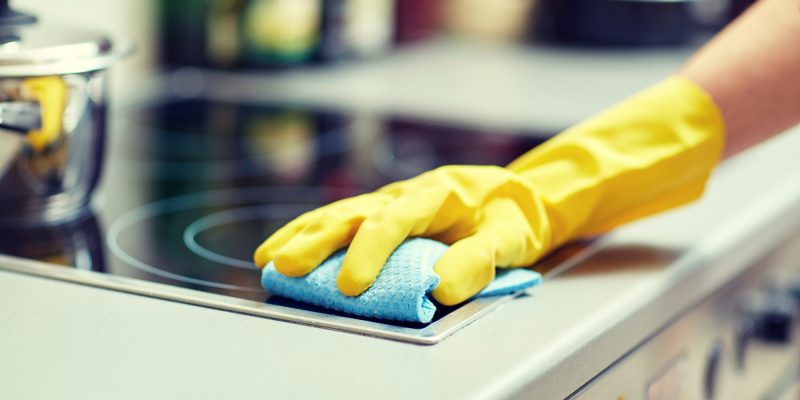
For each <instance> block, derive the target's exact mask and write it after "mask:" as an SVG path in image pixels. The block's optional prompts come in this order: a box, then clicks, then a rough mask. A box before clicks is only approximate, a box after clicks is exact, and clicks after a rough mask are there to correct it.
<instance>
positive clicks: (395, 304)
mask: <svg viewBox="0 0 800 400" xmlns="http://www.w3.org/2000/svg"><path fill="white" fill-rule="evenodd" d="M447 248H448V246H447V245H446V244H443V243H441V242H437V241H435V240H431V239H424V238H414V239H409V240H406V241H405V242H403V243H402V244H401V245H400V246H399V247H398V248H397V250H395V251H394V253H392V255H391V256H390V257H389V260H388V261H387V262H386V265H385V266H384V267H383V270H381V273H380V275H378V278H377V279H376V280H375V282H374V283H373V284H372V286H371V287H370V288H369V289H367V291H366V292H364V293H363V294H361V295H360V296H357V297H347V296H345V295H343V294H342V293H341V292H339V290H338V289H337V288H336V276H337V274H338V273H339V268H341V266H342V261H343V260H344V255H345V252H346V250H340V251H338V252H336V253H334V254H333V255H331V256H330V257H328V259H326V260H325V261H323V262H322V264H320V265H319V266H318V267H317V268H316V269H315V270H314V271H312V272H311V273H310V274H308V275H306V276H304V277H301V278H290V277H286V276H284V275H281V274H280V273H278V271H276V270H275V267H274V265H272V263H271V262H270V263H269V264H267V266H265V267H264V269H263V271H262V275H261V285H262V286H263V287H264V289H266V290H267V291H268V292H270V293H272V294H276V295H279V296H283V297H287V298H290V299H293V300H297V301H301V302H304V303H310V304H314V305H317V306H321V307H325V308H329V309H333V310H337V311H343V312H346V313H349V314H355V315H360V316H363V317H369V318H376V319H386V320H396V321H409V322H422V323H428V322H430V321H431V319H433V314H434V313H435V312H436V305H434V303H433V301H431V299H430V298H429V297H428V294H429V293H430V292H431V291H432V290H433V289H434V288H435V287H436V285H438V284H439V276H438V275H436V273H435V272H434V271H433V266H434V265H435V264H436V261H437V260H438V259H439V257H441V256H442V255H443V254H444V252H445V251H446V250H447ZM541 281H542V277H541V275H540V274H539V273H538V272H534V271H531V270H528V269H521V268H515V269H500V270H498V272H497V276H496V278H495V280H494V281H492V282H491V283H490V284H489V286H487V287H486V288H485V289H484V290H483V291H482V292H480V293H478V294H477V297H482V296H494V295H501V294H509V293H514V292H516V291H519V290H522V289H525V288H529V287H531V286H534V285H537V284H539V283H540V282H541Z"/></svg>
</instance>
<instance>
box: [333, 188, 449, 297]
mask: <svg viewBox="0 0 800 400" xmlns="http://www.w3.org/2000/svg"><path fill="white" fill-rule="evenodd" d="M457 203H458V201H457V200H454V196H452V195H451V192H448V191H443V190H441V189H440V188H435V189H433V190H417V191H415V192H414V194H413V195H406V196H401V197H399V198H397V199H396V200H394V201H392V202H391V203H389V204H387V205H386V206H385V207H383V208H381V209H380V210H379V211H378V212H375V213H374V214H372V215H370V216H369V217H368V218H367V219H366V220H365V221H364V223H362V224H361V227H360V228H359V229H358V232H356V235H355V237H354V238H353V241H352V243H351V244H350V248H349V249H348V250H347V255H345V257H344V262H343V263H342V268H341V270H339V276H338V278H337V286H338V287H339V290H340V291H341V292H342V293H343V294H345V295H347V296H357V295H359V294H361V293H363V292H364V291H365V290H367V289H368V288H369V287H370V286H371V285H372V283H373V282H374V281H375V278H377V277H378V274H380V272H381V269H382V268H383V265H384V264H386V260H388V259H389V256H390V255H391V254H392V252H394V250H395V249H396V248H397V246H399V245H400V244H401V243H402V242H403V241H404V240H405V239H406V238H408V237H409V236H417V235H421V234H423V233H425V234H427V233H426V232H427V231H429V230H431V229H430V228H433V229H434V230H442V229H446V227H447V226H448V225H453V224H455V223H456V222H457V218H455V217H454V216H453V215H450V214H447V213H443V212H442V210H445V209H448V210H450V211H452V210H453V209H458V208H463V205H458V204H457Z"/></svg>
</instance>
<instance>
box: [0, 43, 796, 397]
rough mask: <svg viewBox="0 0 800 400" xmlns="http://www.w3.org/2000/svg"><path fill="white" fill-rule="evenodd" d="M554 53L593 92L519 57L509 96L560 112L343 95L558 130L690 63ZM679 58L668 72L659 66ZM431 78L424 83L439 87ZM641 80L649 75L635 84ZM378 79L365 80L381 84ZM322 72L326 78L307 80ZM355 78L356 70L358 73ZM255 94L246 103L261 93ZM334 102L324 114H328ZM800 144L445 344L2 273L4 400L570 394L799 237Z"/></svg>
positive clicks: (732, 165) (723, 175)
mask: <svg viewBox="0 0 800 400" xmlns="http://www.w3.org/2000/svg"><path fill="white" fill-rule="evenodd" d="M435 45H440V44H435ZM458 48H460V47H458ZM458 48H456V50H453V51H454V52H455V53H458V52H459V51H461V50H458ZM492 51H495V50H492ZM504 51H505V50H504ZM548 51H553V52H554V53H553V54H551V55H550V56H551V57H553V58H552V60H562V61H563V62H564V63H563V65H561V66H562V67H563V68H560V69H561V70H563V73H564V75H560V76H562V77H564V76H574V78H573V79H574V81H575V82H580V83H581V85H579V86H572V87H570V89H569V90H568V91H567V90H566V89H565V90H562V88H560V87H556V86H548V85H553V84H554V82H558V79H556V78H554V79H553V81H552V82H551V83H547V82H549V80H548V79H545V78H543V77H541V76H537V77H536V78H532V80H533V81H532V82H531V81H529V82H526V83H522V82H520V81H519V79H524V76H525V74H523V73H521V70H524V68H523V66H524V65H526V63H527V62H522V61H520V64H519V65H518V64H516V63H515V62H511V61H509V63H510V64H508V68H510V70H513V71H517V72H514V73H513V74H512V75H514V76H516V78H517V79H515V84H514V85H513V88H512V87H511V84H510V83H509V86H508V87H506V88H505V89H503V90H506V91H508V92H509V93H511V92H514V93H516V94H514V95H509V96H510V97H508V98H505V99H506V100H505V101H511V102H517V101H522V100H521V99H522V98H524V97H525V95H526V94H530V93H533V92H535V90H533V89H535V88H537V87H539V86H537V85H541V86H542V87H544V88H548V89H546V90H545V89H542V91H541V92H540V94H541V93H544V92H547V93H555V91H556V89H558V92H559V93H561V94H560V96H561V97H559V99H560V100H558V101H556V100H554V101H553V102H552V103H548V102H546V101H545V100H546V98H552V97H548V96H544V97H538V96H539V94H535V95H532V98H535V99H536V100H531V101H530V104H529V105H526V103H523V104H517V106H515V107H514V109H513V110H505V111H504V110H500V108H502V107H500V108H494V107H495V106H492V105H489V106H487V107H486V108H487V109H488V110H489V111H482V112H478V110H477V109H478V108H479V107H477V106H478V103H479V102H478V100H476V99H473V100H464V103H463V107H459V104H448V105H446V106H445V105H441V104H439V103H438V102H437V101H435V100H433V99H429V100H424V99H426V98H427V97H426V96H421V97H419V99H422V100H420V101H419V104H417V105H416V106H418V107H419V109H412V108H413V107H414V106H415V105H414V104H412V103H411V102H410V100H409V99H410V97H408V96H405V95H399V94H396V93H389V92H386V93H384V94H385V98H384V100H382V101H378V100H377V97H378V96H379V94H380V92H381V91H375V89H374V88H368V87H367V86H366V83H362V85H365V86H364V89H363V91H361V90H357V89H354V88H353V89H351V90H352V92H348V91H345V92H347V93H339V94H337V95H336V96H351V97H350V98H351V99H352V100H351V103H350V104H356V105H358V104H360V105H361V106H362V107H373V109H374V110H375V111H381V110H384V109H389V108H393V107H397V108H399V109H400V111H401V112H407V113H413V112H415V110H416V111H419V112H420V113H426V112H430V113H435V114H437V115H438V114H439V113H440V112H441V113H442V114H443V115H444V117H445V118H448V117H449V118H453V119H458V118H461V117H463V116H464V115H468V114H471V115H473V118H474V119H475V121H477V122H480V121H483V122H486V123H488V124H502V123H508V124H509V125H515V126H516V125H528V126H533V127H535V128H536V129H541V130H542V131H552V130H557V129H560V128H561V127H562V125H563V124H564V123H568V122H570V121H573V120H574V119H576V118H580V117H582V116H584V115H588V114H590V113H592V112H594V111H596V110H597V109H599V108H602V106H604V105H606V104H607V103H610V102H613V101H614V100H616V99H617V98H619V97H622V96H624V95H625V94H628V93H630V92H633V91H635V90H636V89H638V88H639V87H642V86H644V85H645V84H646V82H649V81H653V80H655V79H657V78H658V77H660V76H663V75H666V73H668V72H669V71H670V70H672V69H674V66H676V65H677V64H679V63H680V60H679V58H678V57H679V55H676V53H670V54H669V55H664V54H661V55H652V54H651V55H647V56H646V57H644V60H645V61H643V62H642V63H641V64H639V65H638V67H637V66H636V65H633V64H632V63H631V62H630V59H627V60H626V59H624V58H623V60H622V61H621V64H620V65H622V64H624V68H625V69H627V71H628V72H629V73H628V74H621V75H616V72H612V71H616V69H615V68H612V66H611V65H610V64H609V65H608V66H606V67H598V68H597V70H599V71H606V72H607V73H608V74H609V75H605V77H606V78H609V79H611V77H612V76H613V77H614V80H613V81H612V80H608V79H605V78H604V79H600V80H598V78H597V77H598V72H597V71H596V70H595V68H594V67H593V66H590V65H585V64H582V63H575V62H566V61H565V60H566V59H561V58H560V57H562V56H561V55H558V52H555V51H554V50H548ZM411 53H413V51H412V52H411ZM421 53H422V56H420V55H419V54H417V55H415V54H400V55H398V59H399V60H400V61H399V62H400V63H401V64H402V62H404V61H403V60H407V59H408V58H414V57H417V58H414V59H416V60H417V62H421V61H420V59H422V58H424V57H423V56H424V55H425V53H424V52H421ZM662 56H663V59H662V61H664V60H666V61H664V62H663V63H662V62H655V61H653V58H652V57H656V58H658V57H662ZM454 57H455V56H454ZM461 57H463V54H462V56H461ZM517 57H521V58H526V57H529V58H530V60H529V61H530V63H531V64H534V67H533V68H534V70H536V67H535V65H536V63H537V62H539V61H536V60H539V59H538V58H537V54H536V53H535V52H531V53H523V55H521V56H518V55H514V56H512V57H510V58H511V59H516V58H517ZM501 58H502V57H501ZM544 59H546V58H544ZM571 60H573V61H575V59H574V58H572V59H571ZM648 60H649V61H648ZM455 61H458V59H454V62H455ZM392 62H393V61H392V58H391V57H390V58H387V59H386V60H382V61H379V62H378V63H379V64H380V65H377V66H376V67H375V68H377V71H378V72H375V71H376V70H374V69H370V70H369V71H372V72H371V73H374V74H376V76H382V77H385V75H381V74H382V73H381V72H380V71H385V70H386V69H387V68H390V67H391V63H392ZM554 62H555V61H554ZM607 62H608V63H611V61H610V59H609V61H607ZM498 63H499V61H498ZM601 64H603V63H601ZM387 65H389V66H388V67H387ZM415 65H417V67H416V68H415V69H414V72H413V73H422V74H425V73H430V74H432V76H433V72H430V71H429V72H425V71H420V69H419V68H421V67H419V65H420V64H415ZM498 65H499V64H498ZM655 65H658V68H655V67H653V66H655ZM650 67H653V68H650ZM359 68H365V69H369V68H370V67H369V66H364V67H359ZM398 68H399V67H398ZM498 68H499V69H500V70H502V68H500V67H498ZM400 69H402V68H400ZM356 70H357V69H356ZM634 70H636V71H639V72H638V74H631V73H630V71H634ZM369 71H366V72H364V71H361V72H362V73H364V74H366V75H365V76H370V75H369V73H368V72H369ZM305 73H310V74H313V73H314V71H308V72H301V73H298V75H300V76H302V74H305ZM394 73H399V72H394ZM554 73H555V72H554ZM341 74H342V75H346V76H349V75H348V74H351V72H348V71H347V70H345V69H342V72H341ZM352 74H355V72H352ZM500 75H502V74H500ZM333 76H334V78H335V79H345V78H336V76H337V75H335V74H334V75H333ZM354 76H355V75H353V77H350V78H347V79H355V78H354ZM359 76H361V75H359ZM285 78H286V79H287V81H285V82H284V81H280V82H279V81H271V80H269V79H271V78H265V79H264V80H263V81H262V82H264V83H263V84H264V85H265V86H264V87H265V88H266V87H269V88H274V91H272V92H271V93H273V94H274V95H275V96H280V95H281V93H285V92H284V91H286V92H288V91H290V89H289V88H290V87H291V86H290V83H289V82H291V81H292V79H300V80H302V79H301V78H293V77H292V76H287V77H285ZM241 79H242V81H243V82H244V81H245V78H241ZM247 79H249V80H248V81H253V82H255V81H256V80H254V78H247ZM315 79H320V80H321V79H323V78H321V77H319V78H315ZM365 79H366V78H365ZM376 79H377V78H376ZM486 79H487V80H488V79H490V78H486ZM540 79H541V81H540ZM381 81H382V80H381ZM218 82H222V77H219V80H218ZM218 82H217V83H215V81H214V80H213V79H212V80H210V81H209V82H207V84H208V85H211V88H212V89H213V88H215V87H216V89H214V92H216V93H218V94H219V95H220V96H225V95H233V93H227V92H225V90H227V89H225V88H224V87H222V88H220V87H219V86H221V84H220V83H218ZM306 82H307V81H306ZM509 82H511V81H509ZM537 82H539V83H537ZM562 82H563V81H562ZM317 83H318V84H319V86H317V85H312V84H311V83H309V84H308V85H309V86H308V87H305V86H303V85H301V84H300V83H298V90H297V91H296V92H294V93H295V96H297V97H296V98H294V99H293V100H297V101H300V100H302V99H303V96H308V97H309V98H316V94H311V91H312V87H324V86H325V84H324V82H317ZM465 84H466V83H465ZM283 85H286V86H283ZM232 86H233V85H230V86H228V87H232ZM398 86H403V85H402V84H401V83H400V82H398ZM522 88H527V89H530V90H523V89H522ZM495 89H496V88H495ZM512 89H513V90H512ZM605 89H608V91H605ZM404 90H405V89H404ZM409 90H410V89H409ZM420 90H422V89H420ZM463 90H467V89H463ZM475 90H478V89H475ZM497 90H500V89H497ZM503 90H500V91H501V92H502V91H503ZM255 91H256V89H253V91H252V92H250V93H249V94H247V93H245V95H249V96H255V95H256V93H255ZM367 92H368V93H367ZM479 92H480V91H479V90H478V91H476V92H474V93H479ZM348 93H349V94H348ZM365 93H366V94H365ZM495 93H497V92H495ZM583 93H588V94H591V93H600V94H598V95H597V97H591V96H583V95H582V94H583ZM271 95H272V94H271ZM487 95H488V94H487ZM496 95H497V94H492V95H491V96H496ZM431 96H433V95H432V94H431ZM513 96H516V97H513ZM334 97H335V96H334V95H332V94H330V95H329V98H328V100H327V101H330V102H332V103H336V102H338V101H339V100H340V99H335V98H334ZM589 97H591V98H589ZM484 98H489V97H484ZM492 98H494V97H492ZM498 98H499V97H498ZM322 99H323V100H318V101H320V102H324V101H326V100H324V98H322ZM575 99H580V100H575ZM573 100H575V101H574V102H573ZM570 104H573V105H572V106H569V105H570ZM537 106H541V107H538V108H537ZM437 107H439V108H437ZM526 107H530V108H531V109H538V110H545V111H547V112H545V111H542V112H541V114H535V115H538V116H539V117H542V122H541V124H536V122H537V121H534V119H536V118H535V117H534V116H529V115H523V114H524V113H523V112H521V111H522V109H524V108H526ZM548 107H549V108H548ZM559 110H562V111H563V112H562V113H557V111H559ZM476 112H477V115H475V113H476ZM498 114H499V115H498ZM545 114H548V115H545ZM556 114H558V115H556ZM494 118H496V119H494ZM501 119H503V120H504V121H506V122H501V121H500V120H501ZM798 148H800V129H795V130H794V131H792V132H788V133H786V134H784V135H782V136H779V137H777V138H776V139H774V140H772V141H770V142H768V143H765V144H764V145H761V146H759V147H757V148H755V149H752V150H751V151H748V152H746V153H744V154H742V155H740V156H738V157H736V158H734V159H731V160H729V161H728V162H726V163H725V164H724V165H722V166H721V167H720V168H719V169H718V171H717V172H716V174H715V176H714V177H713V179H712V182H711V184H710V187H709V190H708V193H707V195H706V196H705V197H704V198H703V200H702V201H700V202H698V203H695V204H693V205H691V206H689V207H684V208H682V209H679V210H676V211H672V212H669V213H665V214H662V215H659V216H657V217H654V218H650V219H647V220H644V221H641V222H638V223H635V224H631V225H628V226H626V227H625V228H623V229H619V230H617V231H615V232H613V233H612V234H609V235H606V236H605V237H603V238H601V239H600V240H598V241H597V242H595V243H594V244H592V245H591V246H589V247H588V248H586V249H584V250H583V253H580V254H578V255H577V256H575V257H572V258H571V259H570V260H569V261H567V264H565V265H561V266H560V267H559V269H558V270H559V271H563V272H561V273H560V274H557V275H556V274H553V275H552V276H551V279H549V280H547V281H546V282H545V284H543V285H542V286H540V287H537V288H534V289H532V290H530V291H529V292H528V293H527V295H525V296H523V297H520V298H517V299H515V300H513V301H511V302H509V303H507V304H505V305H503V306H502V307H500V308H498V309H496V310H494V311H492V312H491V313H489V314H487V315H485V316H483V317H481V318H479V319H478V320H477V321H475V322H474V323H472V324H471V325H469V326H467V327H466V328H464V329H462V330H460V331H458V332H457V333H455V334H454V335H453V336H451V337H449V338H447V339H446V340H444V341H442V342H441V343H439V344H436V345H433V346H420V345H413V344H406V343H400V342H394V341H390V340H385V339H377V338H371V337H366V336H359V335H354V334H350V333H343V332H337V331H332V330H325V329H318V328H312V327H307V326H303V325H298V324H293V323H287V322H281V321H274V320H269V319H264V318H257V317H253V316H248V315H240V314H236V313H230V312H223V311H219V310H215V309H207V308H202V307H197V306H192V305H186V304H181V303H174V302H169V301H164V300H159V299H153V298H148V297H143V296H136V295H131V294H125V293H119V292H114V291H110V290H103V289H98V288H92V287H86V286H81V285H76V284H71V283H65V282H60V281H55V280H48V279H43V278H38V277H31V276H27V275H21V274H15V273H10V272H3V271H0V331H2V332H3V335H2V337H3V339H2V340H0V360H2V362H0V377H2V378H0V382H2V385H0V397H2V398H14V399H16V398H59V397H75V398H87V399H94V398H97V399H99V398H108V397H114V398H121V399H125V398H130V399H134V398H136V399H139V398H175V397H180V398H183V397H192V398H198V399H206V398H208V399H211V398H221V397H236V398H272V397H275V398H332V397H335V398H343V397H347V398H397V399H401V398H432V397H436V398H453V399H466V398H472V399H483V398H503V397H509V396H515V395H516V396H524V397H531V398H537V399H545V398H563V397H565V396H568V395H569V394H570V393H573V392H574V391H575V390H577V389H578V388H580V387H581V386H582V385H583V384H585V383H586V382H587V381H588V380H590V379H591V378H592V377H594V376H596V375H597V374H598V373H600V372H601V371H602V369H603V368H605V367H606V366H608V365H609V364H611V363H612V362H613V361H614V360H617V359H619V358H620V357H622V356H623V355H624V354H625V353H626V352H627V351H628V350H630V349H631V348H632V347H633V346H635V344H637V343H640V342H642V341H644V340H646V339H647V338H648V337H650V336H651V335H653V334H654V333H655V332H657V331H658V330H659V329H660V328H661V327H662V326H664V324H666V323H667V322H668V321H670V320H671V319H673V318H675V317H677V316H679V315H681V314H682V313H684V312H686V311H687V309H688V308H689V307H691V306H692V305H693V304H694V303H696V302H697V301H699V300H700V299H702V298H703V297H704V296H707V295H708V294H710V293H712V292H714V291H716V290H717V289H718V288H720V287H722V286H723V285H724V284H725V283H727V282H729V281H730V280H732V279H733V278H734V277H736V275H737V274H738V273H739V272H740V271H742V270H743V269H744V268H745V267H746V266H747V265H748V264H749V263H752V262H753V261H755V260H756V259H758V258H760V257H761V256H763V255H764V254H766V253H768V252H769V251H770V249H772V248H773V247H774V246H776V245H778V244H779V243H778V242H779V241H781V240H782V239H785V238H786V237H787V236H789V235H790V234H791V233H792V232H796V231H800V185H798V184H797V182H798V179H797V176H798V174H800V165H798V164H797V162H796V149H798Z"/></svg>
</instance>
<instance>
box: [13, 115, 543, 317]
mask: <svg viewBox="0 0 800 400" xmlns="http://www.w3.org/2000/svg"><path fill="white" fill-rule="evenodd" d="M122 118H124V119H123V120H120V121H118V123H117V124H116V128H115V129H113V130H112V133H111V139H110V141H109V142H110V148H109V151H108V154H107V164H106V169H105V171H104V184H103V186H102V188H101V191H100V193H99V196H98V202H97V205H96V206H95V207H94V209H95V210H96V212H94V213H91V214H90V215H89V216H88V217H86V218H83V219H81V220H79V221H73V222H70V223H66V224H63V225H59V226H51V227H42V228H37V229H27V230H22V231H16V232H14V233H13V234H4V235H0V253H6V254H11V255H15V256H21V257H25V258H33V259H38V260H43V261H47V262H50V263H54V264H59V265H64V266H72V267H75V268H82V269H90V270H94V271H101V272H105V273H109V274H114V275H121V276H126V277H133V278H138V279H144V280H149V281H156V282H160V283H166V284H169V285H175V286H181V287H186V288H191V289H195V290H201V291H208V292H213V293H218V294H224V295H228V296H235V297H239V298H244V299H251V300H258V301H270V302H281V300H280V299H275V298H272V299H270V298H269V296H268V294H267V293H265V292H264V291H263V290H262V289H261V287H260V286H259V273H258V270H257V269H256V268H255V266H254V265H253V264H252V261H251V256H252V252H253V250H254V249H255V248H256V247H257V246H258V245H259V244H260V243H261V242H262V241H263V240H264V239H265V238H266V237H267V236H269V234H270V233H272V232H273V231H275V230H276V229H278V228H279V227H280V226H282V225H283V224H284V223H286V222H288V221H289V220H291V219H292V218H294V217H296V216H298V215H299V214H301V213H303V212H305V211H307V210H310V209H313V208H315V207H318V206H320V205H323V204H326V203H329V202H331V201H335V200H337V199H340V198H342V197H346V196H350V195H354V194H358V193H362V192H367V191H371V190H374V189H376V188H378V187H380V186H382V185H384V184H386V183H388V182H391V181H394V180H398V179H404V178H409V177H412V176H415V175H417V174H419V173H421V172H423V171H426V170H429V169H431V168H434V167H437V166H440V165H445V164H498V165H501V164H505V163H507V162H509V161H511V160H512V159H513V158H515V157H517V156H519V155H520V154H522V153H523V152H525V151H527V150H528V149H530V148H532V147H534V146H536V145H537V144H539V143H540V142H541V141H542V139H541V135H539V136H535V135H525V134H522V133H519V132H500V131H491V130H485V129H477V128H470V127H461V126H453V125H445V124H437V123H432V122H426V121H418V120H414V119H410V118H399V117H391V116H376V115H359V114H346V113H340V112H329V111H325V110H319V109H309V108H304V107H298V106H283V105H262V104H241V103H230V102H217V101H207V100H196V99H194V100H185V99H184V100H170V101H164V102H162V103H160V104H157V105H154V106H152V107H148V108H145V109H140V110H138V111H135V112H131V113H129V114H128V115H125V116H123V117H122Z"/></svg>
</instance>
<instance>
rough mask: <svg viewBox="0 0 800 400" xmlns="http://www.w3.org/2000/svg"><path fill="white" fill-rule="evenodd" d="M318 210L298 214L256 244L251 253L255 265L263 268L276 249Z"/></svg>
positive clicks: (300, 228)
mask: <svg viewBox="0 0 800 400" xmlns="http://www.w3.org/2000/svg"><path fill="white" fill-rule="evenodd" d="M319 210H320V209H317V210H313V211H309V212H307V213H304V214H302V215H300V216H299V217H297V218H295V219H293V220H292V221H290V222H289V223H288V224H286V225H284V226H283V227H281V228H280V229H278V230H277V231H275V232H274V233H273V234H272V235H270V237H268V238H267V240H265V241H264V242H263V243H261V245H260V246H258V248H257V249H256V251H255V253H254V254H253V260H254V261H255V263H256V265H257V266H258V267H259V268H263V267H264V266H265V265H267V263H268V262H270V261H271V260H272V259H273V258H274V257H275V253H277V251H278V249H280V248H281V247H283V246H284V245H285V244H286V243H289V241H290V240H291V239H292V237H294V236H295V235H296V234H297V233H298V232H300V230H302V229H303V228H304V227H305V225H306V224H307V223H308V221H310V220H313V219H314V218H315V216H316V215H317V214H318V212H319Z"/></svg>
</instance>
